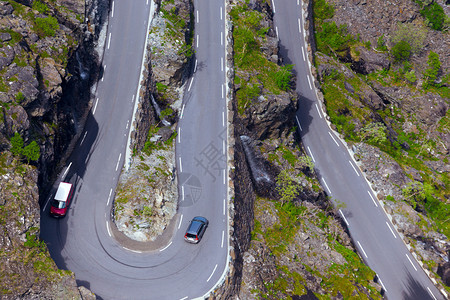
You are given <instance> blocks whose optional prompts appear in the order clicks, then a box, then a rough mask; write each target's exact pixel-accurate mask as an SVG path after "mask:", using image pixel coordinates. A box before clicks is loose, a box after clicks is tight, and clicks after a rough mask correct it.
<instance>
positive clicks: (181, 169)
mask: <svg viewBox="0 0 450 300" xmlns="http://www.w3.org/2000/svg"><path fill="white" fill-rule="evenodd" d="M179 159H180V172H181V173H183V166H182V165H181V157H180V158H179Z"/></svg>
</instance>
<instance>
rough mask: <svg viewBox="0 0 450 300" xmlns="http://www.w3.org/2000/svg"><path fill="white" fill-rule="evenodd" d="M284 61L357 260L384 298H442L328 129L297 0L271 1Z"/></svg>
mask: <svg viewBox="0 0 450 300" xmlns="http://www.w3.org/2000/svg"><path fill="white" fill-rule="evenodd" d="M272 5H273V6H272V7H273V9H274V12H275V14H274V22H275V26H276V32H277V34H278V37H279V41H280V48H281V56H282V57H283V58H284V60H285V63H287V64H293V65H294V72H295V75H296V77H297V82H296V83H297V84H296V89H297V92H298V94H299V95H300V98H301V99H300V103H299V110H298V112H297V115H296V118H297V124H298V127H299V131H300V135H301V137H302V142H303V145H304V147H305V148H306V150H307V152H308V154H309V156H310V157H311V158H312V160H313V161H314V163H315V170H316V173H317V175H318V177H319V179H320V181H321V183H322V186H323V187H324V188H325V190H326V191H327V194H328V195H329V196H331V197H332V198H333V199H336V200H338V201H340V202H342V203H345V204H346V208H345V209H340V210H339V212H340V214H341V216H342V217H343V219H344V220H345V222H346V224H347V226H348V228H349V231H350V234H351V236H352V238H353V241H354V243H355V245H356V247H357V248H358V251H359V253H360V256H361V257H362V259H363V260H364V261H365V262H366V263H367V264H368V265H369V266H370V267H371V268H372V269H373V270H374V271H375V272H376V273H377V274H378V282H379V283H380V284H381V285H382V286H383V289H384V292H385V296H386V297H387V298H388V299H393V300H396V299H405V300H406V299H411V300H412V299H420V300H425V299H434V300H435V299H444V296H443V295H442V294H441V293H440V292H439V290H438V289H437V288H436V287H435V286H434V284H433V283H432V282H431V280H430V279H429V278H428V276H427V275H426V274H425V272H424V271H423V269H422V268H421V267H420V265H419V264H418V262H417V261H416V260H415V258H414V257H413V255H412V254H411V253H410V251H409V250H408V249H407V247H406V246H405V244H404V243H403V241H402V240H401V238H400V236H399V235H398V233H397V232H396V231H395V229H394V226H393V225H392V223H391V222H390V220H389V219H388V217H387V216H386V214H385V212H384V211H383V208H382V207H381V204H380V203H379V201H378V200H377V198H376V196H375V195H374V194H373V192H372V190H371V188H370V186H369V185H368V183H367V182H366V180H365V179H364V175H363V174H362V173H361V171H360V170H359V168H358V167H357V165H356V163H355V161H354V160H353V159H352V157H351V156H350V154H349V152H348V150H347V148H346V147H345V145H344V144H343V143H342V142H341V141H340V139H339V138H338V137H337V136H336V135H335V133H334V132H333V131H332V130H331V129H330V127H329V126H328V124H327V121H326V119H325V115H324V113H323V110H322V107H321V104H320V102H319V100H318V97H317V95H316V92H315V87H314V80H313V77H312V74H311V71H310V67H309V65H308V56H307V55H308V53H307V51H306V50H307V43H306V42H305V28H304V27H303V24H304V22H303V15H302V1H301V0H291V1H284V0H283V1H282V0H272Z"/></svg>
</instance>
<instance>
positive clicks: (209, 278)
mask: <svg viewBox="0 0 450 300" xmlns="http://www.w3.org/2000/svg"><path fill="white" fill-rule="evenodd" d="M216 269H217V264H216V266H215V267H214V270H213V271H212V273H211V275H209V277H208V280H206V282H209V281H210V280H211V277H212V276H213V274H214V272H215V271H216Z"/></svg>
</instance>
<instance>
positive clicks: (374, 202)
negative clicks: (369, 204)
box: [367, 191, 378, 207]
mask: <svg viewBox="0 0 450 300" xmlns="http://www.w3.org/2000/svg"><path fill="white" fill-rule="evenodd" d="M367 194H369V196H370V199H372V201H373V204H375V206H376V207H378V204H377V202H376V201H375V199H373V197H372V194H371V193H370V192H369V191H367Z"/></svg>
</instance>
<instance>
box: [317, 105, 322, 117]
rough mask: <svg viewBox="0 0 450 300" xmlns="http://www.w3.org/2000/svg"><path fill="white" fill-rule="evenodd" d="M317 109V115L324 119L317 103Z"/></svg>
mask: <svg viewBox="0 0 450 300" xmlns="http://www.w3.org/2000/svg"><path fill="white" fill-rule="evenodd" d="M316 109H317V113H318V114H319V117H320V118H321V119H322V114H321V113H320V109H319V105H317V103H316Z"/></svg>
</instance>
